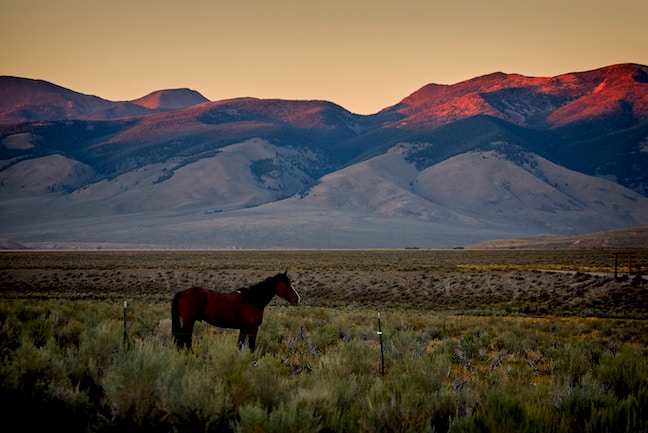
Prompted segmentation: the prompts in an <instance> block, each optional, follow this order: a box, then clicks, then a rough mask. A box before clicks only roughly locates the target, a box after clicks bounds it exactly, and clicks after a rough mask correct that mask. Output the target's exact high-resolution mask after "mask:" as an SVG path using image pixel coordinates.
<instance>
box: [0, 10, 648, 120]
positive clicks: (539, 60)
mask: <svg viewBox="0 0 648 433" xmlns="http://www.w3.org/2000/svg"><path fill="white" fill-rule="evenodd" d="M647 19H648V1H646V0H609V1H604V0H544V1H521V0H499V1H487V0H481V1H467V0H452V1H448V0H441V1H436V0H430V1H412V0H392V1H382V0H327V1H310V0H265V1H258V0H238V1H232V0H229V1H219V0H186V1H183V2H179V1H177V0H156V1H149V0H111V1H100V0H58V1H51V0H11V1H7V0H0V75H13V76H19V77H26V78H38V79H43V80H47V81H51V82H53V83H55V84H58V85H61V86H63V87H67V88H70V89H72V90H75V91H78V92H81V93H86V94H92V95H96V96H99V97H102V98H105V99H109V100H112V101H120V100H132V99H136V98H139V97H141V96H144V95H146V94H148V93H150V92H152V91H155V90H160V89H169V88H179V87H189V88H191V89H194V90H197V91H198V92H200V93H202V94H203V95H204V96H205V97H207V98H209V99H210V100H220V99H227V98H234V97H242V96H253V97H258V98H282V99H324V100H328V101H331V102H335V103H337V104H339V105H341V106H343V107H344V108H346V109H348V110H350V111H352V112H355V113H362V114H369V113H375V112H377V111H379V110H381V109H383V108H385V107H387V106H390V105H393V104H395V103H397V102H399V101H400V100H401V99H403V98H404V97H406V96H407V95H409V94H410V93H412V92H414V91H416V90H417V89H419V88H420V87H422V86H424V85H425V84H428V83H438V84H453V83H456V82H459V81H463V80H466V79H469V78H473V77H476V76H479V75H484V74H488V73H491V72H497V71H502V72H507V73H521V74H524V75H531V76H553V75H558V74H561V73H567V72H578V71H585V70H590V69H596V68H599V67H603V66H607V65H611V64H615V63H626V62H631V63H640V64H644V65H646V64H648V24H647V21H646V20H647Z"/></svg>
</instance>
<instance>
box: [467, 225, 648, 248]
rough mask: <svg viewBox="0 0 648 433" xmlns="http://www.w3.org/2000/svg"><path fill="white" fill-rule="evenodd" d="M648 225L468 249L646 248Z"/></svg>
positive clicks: (489, 243)
mask: <svg viewBox="0 0 648 433" xmlns="http://www.w3.org/2000/svg"><path fill="white" fill-rule="evenodd" d="M646 245H648V226H637V227H630V228H626V229H618V230H610V231H605V232H597V233H588V234H585V235H580V236H553V235H540V236H533V237H530V238H523V239H496V240H491V241H485V242H480V243H478V244H474V245H467V246H466V248H468V249H587V248H616V249H630V248H632V249H635V248H646Z"/></svg>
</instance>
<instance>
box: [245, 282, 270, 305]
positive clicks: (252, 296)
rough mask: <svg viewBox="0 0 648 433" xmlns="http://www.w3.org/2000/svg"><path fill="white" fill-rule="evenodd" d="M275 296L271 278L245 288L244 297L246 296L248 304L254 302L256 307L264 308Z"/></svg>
mask: <svg viewBox="0 0 648 433" xmlns="http://www.w3.org/2000/svg"><path fill="white" fill-rule="evenodd" d="M275 294H276V288H275V286H274V284H273V283H272V278H268V279H266V280H265V281H262V282H260V283H259V284H255V285H254V286H252V287H249V288H247V289H246V293H244V296H245V295H247V299H248V300H249V301H250V302H254V303H255V304H256V305H257V306H259V307H261V308H264V307H265V306H266V305H268V304H269V303H270V301H272V298H274V295H275Z"/></svg>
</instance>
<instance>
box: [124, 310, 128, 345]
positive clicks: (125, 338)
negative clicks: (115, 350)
mask: <svg viewBox="0 0 648 433" xmlns="http://www.w3.org/2000/svg"><path fill="white" fill-rule="evenodd" d="M127 310H128V304H127V303H126V301H124V344H128V325H127V323H126V317H127Z"/></svg>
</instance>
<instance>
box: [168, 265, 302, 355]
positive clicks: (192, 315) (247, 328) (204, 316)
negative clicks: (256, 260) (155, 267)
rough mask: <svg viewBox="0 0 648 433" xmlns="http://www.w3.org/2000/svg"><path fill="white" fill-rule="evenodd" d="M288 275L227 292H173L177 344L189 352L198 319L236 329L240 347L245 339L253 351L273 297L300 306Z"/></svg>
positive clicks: (173, 322)
mask: <svg viewBox="0 0 648 433" xmlns="http://www.w3.org/2000/svg"><path fill="white" fill-rule="evenodd" d="M287 274H288V271H286V272H284V273H283V274H277V275H275V276H274V277H269V278H267V279H265V280H264V281H262V282H260V283H258V284H255V285H254V286H252V287H245V288H242V289H238V290H235V291H233V292H230V293H218V292H216V291H214V290H208V289H203V288H202V287H191V288H189V289H187V290H184V291H182V292H178V293H176V295H175V297H174V298H173V302H172V303H171V333H172V334H173V338H174V339H175V342H176V344H177V345H178V347H181V348H182V347H186V348H187V349H191V336H192V333H193V328H194V324H195V323H196V321H197V320H198V321H205V322H207V323H209V324H210V325H214V326H218V327H221V328H233V329H238V330H239V331H240V332H239V338H238V344H239V348H243V346H244V345H245V339H246V338H248V339H249V344H250V350H251V351H252V352H254V349H255V347H256V336H257V332H258V330H259V326H260V325H261V322H262V320H263V309H264V308H265V307H266V305H268V304H269V303H270V301H271V300H272V298H274V296H275V295H279V296H280V297H282V298H284V299H285V300H287V301H288V302H290V303H291V304H293V305H297V304H299V300H300V298H299V294H298V293H297V291H296V290H295V289H294V287H293V286H292V283H291V282H290V279H289V278H288V275H287Z"/></svg>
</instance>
